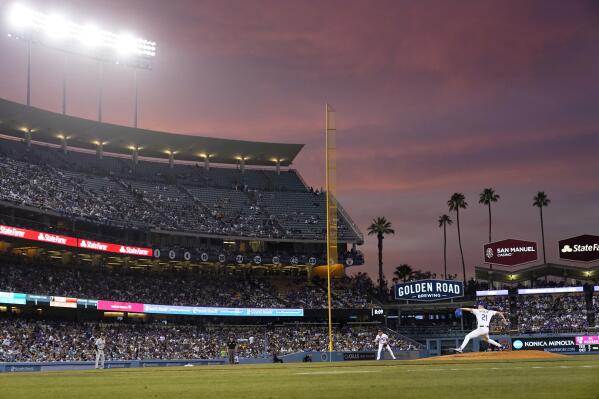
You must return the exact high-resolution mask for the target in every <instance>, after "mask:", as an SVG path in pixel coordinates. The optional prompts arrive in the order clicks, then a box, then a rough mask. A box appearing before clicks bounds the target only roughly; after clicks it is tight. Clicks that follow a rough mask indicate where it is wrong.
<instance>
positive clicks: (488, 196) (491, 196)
mask: <svg viewBox="0 0 599 399" xmlns="http://www.w3.org/2000/svg"><path fill="white" fill-rule="evenodd" d="M499 198H501V197H500V196H499V194H495V190H493V189H492V188H485V189H484V190H483V191H482V192H481V193H480V199H479V200H478V203H479V204H483V205H487V207H488V208H489V242H491V240H492V238H491V202H497V201H498V200H499Z"/></svg>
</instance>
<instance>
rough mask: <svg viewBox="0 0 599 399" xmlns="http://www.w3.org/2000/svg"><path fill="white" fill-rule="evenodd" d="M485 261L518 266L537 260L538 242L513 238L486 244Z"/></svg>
mask: <svg viewBox="0 0 599 399" xmlns="http://www.w3.org/2000/svg"><path fill="white" fill-rule="evenodd" d="M484 258H485V263H492V264H495V265H503V266H516V265H521V264H523V263H528V262H534V261H535V260H537V258H538V255H537V243H536V242H534V241H523V240H516V239H513V238H510V239H507V240H501V241H496V242H492V243H489V244H485V246H484Z"/></svg>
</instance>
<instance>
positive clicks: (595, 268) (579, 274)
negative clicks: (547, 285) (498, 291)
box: [474, 263, 599, 284]
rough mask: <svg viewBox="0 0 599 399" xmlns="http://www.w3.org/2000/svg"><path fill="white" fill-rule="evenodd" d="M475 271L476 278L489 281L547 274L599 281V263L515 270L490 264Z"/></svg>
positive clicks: (476, 268) (520, 279)
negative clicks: (490, 265)
mask: <svg viewBox="0 0 599 399" xmlns="http://www.w3.org/2000/svg"><path fill="white" fill-rule="evenodd" d="M474 271H475V278H476V280H479V281H488V280H489V279H490V277H491V276H492V279H493V281H497V282H502V283H507V284H514V283H521V282H524V281H530V280H535V279H538V278H542V277H545V276H553V277H560V278H571V279H576V280H586V281H598V279H599V265H584V266H570V265H563V264H558V263H547V264H542V265H534V266H528V267H525V268H521V269H513V270H501V269H497V268H493V270H490V269H489V267H488V266H476V267H475V268H474Z"/></svg>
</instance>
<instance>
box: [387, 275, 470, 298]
mask: <svg viewBox="0 0 599 399" xmlns="http://www.w3.org/2000/svg"><path fill="white" fill-rule="evenodd" d="M462 296H464V283H463V282H461V281H454V280H418V281H410V282H408V283H400V284H396V285H395V299H401V300H410V301H439V300H442V299H450V298H459V297H462Z"/></svg>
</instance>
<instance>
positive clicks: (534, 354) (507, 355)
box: [419, 350, 568, 360]
mask: <svg viewBox="0 0 599 399" xmlns="http://www.w3.org/2000/svg"><path fill="white" fill-rule="evenodd" d="M567 357H568V355H562V354H559V353H551V352H544V351H534V350H530V351H528V350H523V351H501V352H468V353H456V354H454V355H444V356H434V357H428V358H426V359H421V360H528V359H531V360H532V359H556V360H557V359H565V358H567ZM419 360H420V359H419Z"/></svg>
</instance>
